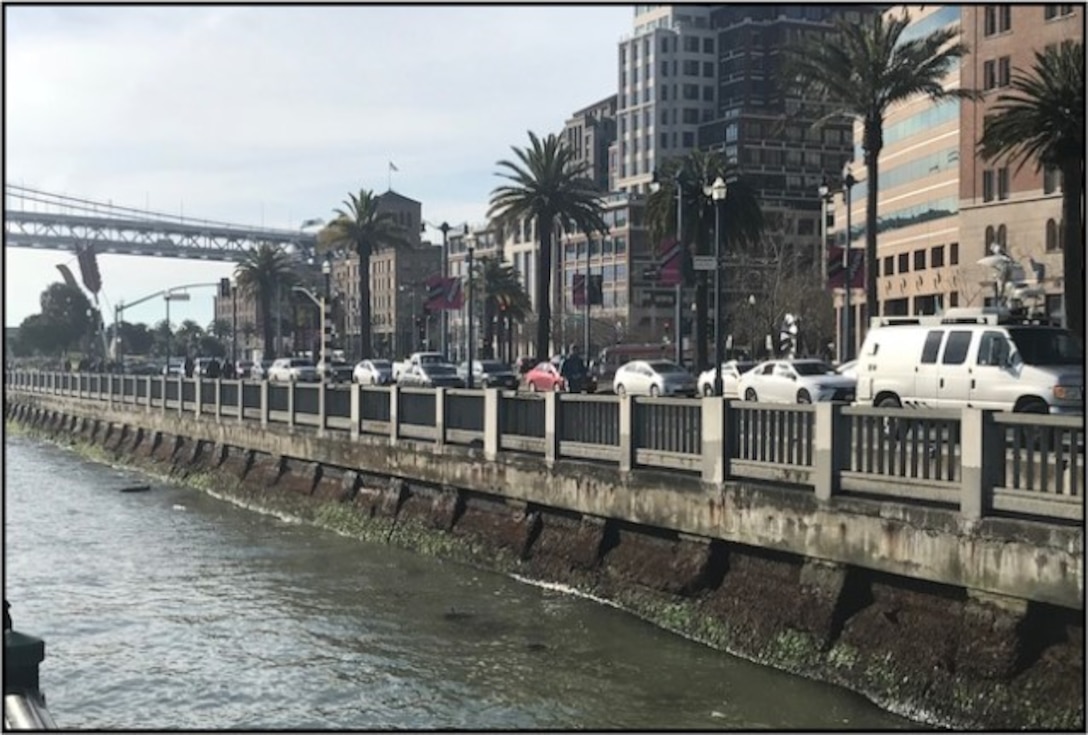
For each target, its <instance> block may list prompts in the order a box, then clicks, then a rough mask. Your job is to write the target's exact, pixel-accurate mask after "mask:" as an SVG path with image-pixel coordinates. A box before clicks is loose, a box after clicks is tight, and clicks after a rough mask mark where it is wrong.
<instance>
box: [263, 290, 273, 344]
mask: <svg viewBox="0 0 1088 735" xmlns="http://www.w3.org/2000/svg"><path fill="white" fill-rule="evenodd" d="M261 327H262V328H263V329H262V331H263V332H264V334H263V335H262V336H263V337H264V355H262V358H263V359H265V360H271V359H272V358H273V357H274V355H273V354H272V297H271V296H270V295H269V294H268V293H266V292H265V291H263V290H262V291H261Z"/></svg>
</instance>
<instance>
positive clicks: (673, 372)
mask: <svg viewBox="0 0 1088 735" xmlns="http://www.w3.org/2000/svg"><path fill="white" fill-rule="evenodd" d="M612 389H613V390H614V391H615V392H616V395H618V396H622V395H628V394H630V395H633V396H693V395H695V377H694V376H692V374H691V373H689V372H688V371H687V370H685V369H684V368H682V367H680V366H679V365H677V364H676V363H674V362H669V361H668V360H632V361H631V362H628V363H626V364H624V365H621V366H620V367H619V368H618V369H617V370H616V376H615V377H614V378H613V379H612Z"/></svg>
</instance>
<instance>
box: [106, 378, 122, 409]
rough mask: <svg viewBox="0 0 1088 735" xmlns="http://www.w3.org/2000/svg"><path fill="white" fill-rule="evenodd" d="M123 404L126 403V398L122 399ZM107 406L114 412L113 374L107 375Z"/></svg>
mask: <svg viewBox="0 0 1088 735" xmlns="http://www.w3.org/2000/svg"><path fill="white" fill-rule="evenodd" d="M121 402H122V403H123V402H124V396H122V397H121ZM106 405H107V406H109V409H110V410H111V411H112V410H113V373H106Z"/></svg>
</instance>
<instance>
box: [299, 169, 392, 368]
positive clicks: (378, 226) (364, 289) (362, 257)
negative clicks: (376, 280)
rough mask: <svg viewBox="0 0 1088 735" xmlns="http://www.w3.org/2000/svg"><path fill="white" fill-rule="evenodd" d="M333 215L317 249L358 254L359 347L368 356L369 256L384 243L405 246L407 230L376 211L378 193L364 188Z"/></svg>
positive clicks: (384, 244) (322, 233)
mask: <svg viewBox="0 0 1088 735" xmlns="http://www.w3.org/2000/svg"><path fill="white" fill-rule="evenodd" d="M348 197H349V198H348V199H345V200H344V202H343V204H344V208H343V209H334V210H333V213H334V214H336V219H334V220H333V221H332V222H330V223H329V224H328V225H326V226H325V229H323V230H321V232H319V233H318V235H317V248H318V250H319V251H320V252H330V251H339V252H345V253H354V254H355V255H356V256H357V257H358V258H359V350H360V354H359V355H358V357H370V356H371V355H370V256H372V255H373V254H374V253H375V252H377V251H378V250H379V249H381V248H383V247H407V246H408V244H409V243H408V233H406V232H405V231H404V228H402V227H401V226H400V225H399V224H398V223H397V221H396V220H395V219H394V217H393V215H392V213H390V212H379V211H378V204H379V202H380V197H377V196H374V193H373V192H371V191H368V190H366V189H360V190H359V194H358V195H355V194H351V193H349V194H348Z"/></svg>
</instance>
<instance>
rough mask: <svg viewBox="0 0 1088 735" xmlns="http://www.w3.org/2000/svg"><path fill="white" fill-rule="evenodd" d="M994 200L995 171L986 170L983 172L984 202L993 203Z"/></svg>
mask: <svg viewBox="0 0 1088 735" xmlns="http://www.w3.org/2000/svg"><path fill="white" fill-rule="evenodd" d="M993 200H994V172H993V169H986V170H985V171H983V172H982V201H984V202H992V201H993Z"/></svg>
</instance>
